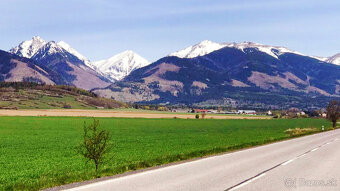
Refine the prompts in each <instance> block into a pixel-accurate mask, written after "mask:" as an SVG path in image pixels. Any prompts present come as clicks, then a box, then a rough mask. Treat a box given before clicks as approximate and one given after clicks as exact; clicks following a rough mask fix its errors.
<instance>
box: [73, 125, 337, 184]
mask: <svg viewBox="0 0 340 191" xmlns="http://www.w3.org/2000/svg"><path fill="white" fill-rule="evenodd" d="M69 190H72V191H90V190H95V191H99V190H100V191H105V190H119V191H124V190H134V191H135V190H152V191H156V190H176V191H178V190H204V191H206V190H239V191H243V190H251V191H252V190H256V191H257V190H275V191H276V190H306V191H307V190H308V191H310V190H327V191H329V190H340V129H339V130H334V131H328V132H324V133H320V134H315V135H310V136H305V137H301V138H296V139H292V140H288V141H283V142H278V143H274V144H269V145H265V146H260V147H256V148H252V149H246V150H242V151H238V152H233V153H229V154H223V155H218V156H213V157H208V158H204V159H200V160H196V161H191V162H186V163H182V164H178V165H173V166H168V167H164V168H158V169H154V170H150V171H144V172H141V173H136V174H132V175H127V176H123V177H119V178H113V179H109V180H105V181H99V182H95V183H92V184H87V185H82V186H79V187H75V188H71V189H69Z"/></svg>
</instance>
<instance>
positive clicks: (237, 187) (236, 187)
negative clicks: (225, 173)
mask: <svg viewBox="0 0 340 191" xmlns="http://www.w3.org/2000/svg"><path fill="white" fill-rule="evenodd" d="M264 175H266V173H263V174H260V175H259V176H257V177H254V178H252V179H250V180H248V181H246V182H244V183H242V184H240V185H238V186H235V187H234V188H232V189H231V190H229V191H232V190H236V189H239V188H241V187H243V186H245V185H247V184H249V183H251V182H253V181H255V180H257V179H259V178H261V177H262V176H264Z"/></svg>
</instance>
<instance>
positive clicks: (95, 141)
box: [76, 119, 112, 174]
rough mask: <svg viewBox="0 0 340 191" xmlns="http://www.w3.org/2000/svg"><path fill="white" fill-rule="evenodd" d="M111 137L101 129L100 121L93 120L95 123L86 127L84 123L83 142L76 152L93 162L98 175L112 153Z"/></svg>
mask: <svg viewBox="0 0 340 191" xmlns="http://www.w3.org/2000/svg"><path fill="white" fill-rule="evenodd" d="M110 138H111V136H110V133H109V132H108V131H106V130H101V129H100V128H99V120H96V119H93V123H92V124H90V125H86V122H84V136H83V141H82V143H80V144H79V145H78V146H77V147H76V152H77V153H79V154H81V155H82V156H84V157H85V158H86V159H87V161H86V162H89V161H93V162H94V164H95V166H96V174H97V172H98V168H99V165H100V164H102V163H103V162H104V157H105V155H106V154H107V153H108V152H109V151H110V149H111V147H112V145H111V144H109V140H110Z"/></svg>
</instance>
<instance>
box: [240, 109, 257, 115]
mask: <svg viewBox="0 0 340 191" xmlns="http://www.w3.org/2000/svg"><path fill="white" fill-rule="evenodd" d="M237 113H238V114H247V115H256V111H255V110H238V111H237Z"/></svg>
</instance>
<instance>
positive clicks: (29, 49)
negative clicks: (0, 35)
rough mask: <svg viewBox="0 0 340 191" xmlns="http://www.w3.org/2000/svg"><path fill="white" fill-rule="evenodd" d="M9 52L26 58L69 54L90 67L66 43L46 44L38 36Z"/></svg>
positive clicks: (88, 64) (83, 58)
mask: <svg viewBox="0 0 340 191" xmlns="http://www.w3.org/2000/svg"><path fill="white" fill-rule="evenodd" d="M10 52H11V53H13V54H16V55H19V56H22V57H26V58H33V57H39V58H44V57H45V56H47V55H53V54H56V53H60V54H62V55H66V54H71V55H73V56H75V57H76V58H78V59H79V60H80V61H82V62H84V64H85V65H87V66H90V67H91V64H90V61H89V60H88V59H87V58H86V57H85V56H83V55H82V54H80V53H79V52H77V51H76V50H75V49H73V48H72V47H71V46H70V45H69V44H67V43H66V42H64V41H60V42H58V43H56V42H54V41H49V42H47V41H45V40H44V39H42V38H41V37H39V36H34V37H33V38H32V39H31V40H26V41H23V42H22V43H20V44H19V45H18V46H16V47H14V48H12V49H11V50H10Z"/></svg>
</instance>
